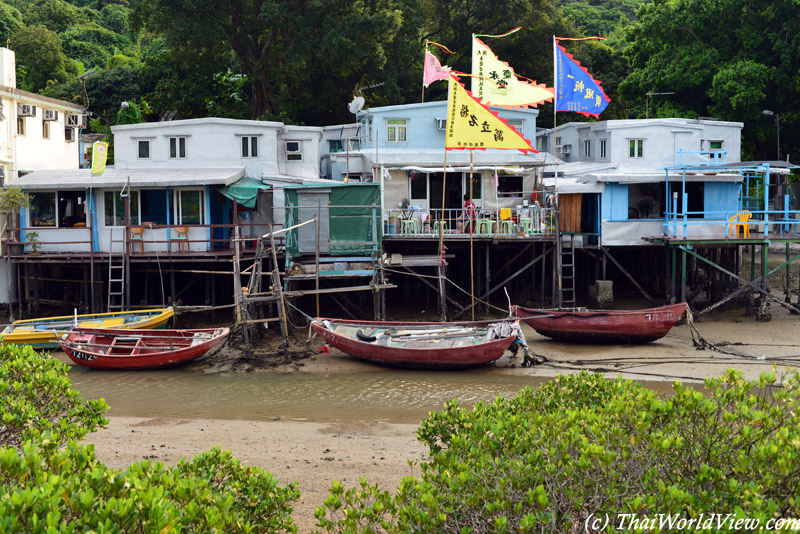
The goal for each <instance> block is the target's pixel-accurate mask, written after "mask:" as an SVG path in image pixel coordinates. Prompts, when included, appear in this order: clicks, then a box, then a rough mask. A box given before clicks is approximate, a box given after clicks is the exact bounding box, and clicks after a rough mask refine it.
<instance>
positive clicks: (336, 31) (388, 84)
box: [0, 0, 800, 159]
mask: <svg viewBox="0 0 800 534" xmlns="http://www.w3.org/2000/svg"><path fill="white" fill-rule="evenodd" d="M516 26H522V28H523V30H521V31H519V32H517V33H514V34H512V35H511V36H509V37H505V38H502V39H488V42H489V44H490V46H492V48H493V50H494V51H495V52H496V53H497V55H498V56H499V57H501V58H502V59H503V60H505V61H508V62H509V63H510V64H511V65H513V66H514V68H515V70H516V71H517V73H519V74H521V75H524V76H526V77H528V78H532V79H535V80H537V81H538V82H541V83H547V84H548V85H552V80H553V72H552V70H553V67H552V37H553V35H558V36H570V37H578V36H588V35H600V36H604V37H607V39H606V40H605V41H589V42H569V44H567V45H566V46H567V47H568V50H569V51H570V53H573V54H574V55H575V57H576V58H577V59H578V60H579V61H581V63H582V64H583V65H584V66H586V67H588V69H589V71H590V72H591V73H592V74H593V75H594V77H595V78H596V79H598V80H601V81H602V82H603V87H604V89H605V91H606V93H607V94H608V95H609V97H610V98H611V100H612V103H611V105H610V106H609V107H608V109H607V110H606V111H605V112H604V113H603V115H602V116H601V119H618V118H636V117H644V116H645V112H646V108H647V113H648V115H649V116H650V117H656V116H664V117H666V116H677V117H697V116H705V117H708V116H712V117H718V118H720V119H724V120H734V121H741V122H744V123H745V130H744V135H745V139H744V145H743V147H744V152H745V153H744V157H748V158H749V157H753V158H755V157H758V158H774V157H775V156H776V126H777V124H776V117H775V116H774V115H772V116H767V115H764V114H763V113H762V111H763V110H771V111H773V112H774V113H778V114H780V124H781V145H782V146H781V153H782V154H784V155H785V154H792V153H794V154H795V155H800V146H798V145H800V136H799V135H798V134H797V133H796V132H795V130H796V125H797V123H798V112H800V109H798V108H800V99H798V98H797V97H798V94H799V93H800V74H798V69H797V65H800V31H798V30H800V5H798V4H797V2H793V1H791V0H771V1H767V2H759V3H754V2H752V1H749V0H729V1H727V2H708V1H706V0H658V1H655V2H650V1H647V0H561V1H555V0H488V1H484V2H474V1H472V0H455V1H453V0H357V1H353V0H116V1H114V0H111V1H108V0H71V1H68V0H6V1H0V38H1V39H2V40H3V41H4V42H7V43H8V46H9V47H10V48H11V49H13V50H15V51H16V54H17V64H18V86H19V87H20V88H22V89H25V90H28V91H33V92H39V93H42V94H46V95H49V96H54V97H57V98H63V99H65V100H70V101H74V102H77V103H80V104H83V105H87V106H88V109H89V110H90V111H91V112H93V113H94V114H96V115H97V117H98V120H96V121H94V125H95V127H97V128H103V127H107V126H108V125H112V124H115V123H116V122H117V121H118V120H123V121H126V122H129V121H137V120H159V119H160V118H162V117H164V116H165V114H166V115H167V116H169V117H177V118H191V117H204V116H222V117H233V118H256V119H274V120H281V121H283V122H286V123H293V124H308V125H323V124H334V123H339V122H348V121H351V120H352V118H353V117H352V115H351V114H350V113H349V112H348V111H347V109H346V103H347V102H349V101H350V100H351V99H352V96H353V92H354V91H355V90H356V89H357V88H360V87H368V86H374V87H371V88H369V89H367V90H365V91H364V96H365V98H366V100H367V104H368V105H371V106H376V105H386V104H400V103H408V102H416V101H419V99H420V98H421V90H422V86H421V82H422V58H423V50H424V46H425V41H426V40H430V41H435V42H438V43H441V44H443V45H445V46H447V47H448V48H449V49H450V50H452V51H454V52H456V54H454V55H452V56H447V57H442V60H443V63H446V64H448V65H450V66H451V67H453V68H455V69H456V70H461V71H466V72H468V71H469V70H470V52H471V46H470V38H471V35H472V34H473V33H479V34H501V33H505V32H507V31H508V30H510V29H511V28H513V27H516ZM437 50H438V49H437ZM445 89H446V85H445V84H444V83H441V82H440V83H437V84H433V85H432V86H431V87H430V88H429V89H428V90H426V93H425V99H426V100H435V99H442V98H445ZM647 93H672V94H666V95H657V96H656V95H654V96H653V97H652V98H650V99H649V105H648V102H647V100H648V99H647V97H646V95H647ZM122 101H127V102H129V103H131V104H132V105H131V107H130V108H128V111H127V113H126V116H124V117H123V116H120V117H119V118H118V112H119V110H120V103H121V102H122ZM540 110H541V115H540V117H539V124H540V125H542V126H548V125H552V121H553V114H552V104H546V105H543V106H540ZM571 120H585V119H584V118H583V117H582V116H581V115H577V114H571V113H564V114H563V115H561V114H560V115H559V122H566V121H571ZM796 159H797V158H796Z"/></svg>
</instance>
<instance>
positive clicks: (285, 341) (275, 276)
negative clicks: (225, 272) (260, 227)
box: [269, 224, 289, 361]
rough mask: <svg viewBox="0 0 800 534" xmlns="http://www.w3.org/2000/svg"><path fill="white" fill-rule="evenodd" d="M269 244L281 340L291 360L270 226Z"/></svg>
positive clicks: (284, 306)
mask: <svg viewBox="0 0 800 534" xmlns="http://www.w3.org/2000/svg"><path fill="white" fill-rule="evenodd" d="M269 244H270V248H271V249H272V265H273V267H274V268H273V270H272V287H273V290H274V291H276V292H277V293H278V297H279V299H278V313H279V314H280V315H279V317H280V319H281V321H280V324H281V338H282V339H283V357H284V359H286V360H287V361H288V360H289V329H288V326H287V325H286V305H285V303H284V300H283V286H282V285H281V275H280V272H279V271H278V253H277V252H276V250H277V249H276V246H275V235H274V233H273V229H272V225H271V224H270V225H269Z"/></svg>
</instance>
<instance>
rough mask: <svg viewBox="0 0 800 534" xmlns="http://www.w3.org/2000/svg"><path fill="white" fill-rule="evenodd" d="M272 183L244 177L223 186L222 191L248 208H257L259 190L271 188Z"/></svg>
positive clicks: (225, 195)
mask: <svg viewBox="0 0 800 534" xmlns="http://www.w3.org/2000/svg"><path fill="white" fill-rule="evenodd" d="M270 187H272V186H271V185H268V184H265V183H263V182H262V181H261V180H259V179H257V178H248V177H246V176H245V177H244V178H241V179H240V180H238V181H237V182H236V183H233V184H231V185H229V186H226V187H223V188H222V189H221V190H220V193H222V195H223V196H224V197H227V198H229V199H231V200H235V201H236V202H238V203H239V204H241V205H242V206H244V207H245V208H248V209H251V210H252V209H255V207H256V199H257V198H258V192H259V191H261V190H264V189H269V188H270Z"/></svg>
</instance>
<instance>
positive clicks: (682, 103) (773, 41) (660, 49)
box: [620, 0, 800, 158]
mask: <svg viewBox="0 0 800 534" xmlns="http://www.w3.org/2000/svg"><path fill="white" fill-rule="evenodd" d="M628 40H629V42H630V46H629V47H628V49H627V51H626V53H627V56H628V58H629V60H630V64H631V68H632V72H631V73H630V75H629V76H628V77H627V78H626V79H625V81H624V82H623V83H622V85H621V88H620V90H621V92H622V96H623V97H624V98H626V99H628V100H629V101H631V102H639V103H643V101H644V98H645V94H646V93H647V92H674V93H675V94H674V95H672V96H670V97H668V98H664V99H661V100H660V101H659V102H657V103H655V106H656V107H657V106H658V105H660V102H664V103H666V102H670V103H671V106H672V107H673V109H685V110H687V114H688V111H689V110H690V111H691V112H693V113H694V114H696V115H703V116H715V117H719V118H720V119H724V120H733V121H743V122H745V130H744V141H743V151H744V152H745V156H747V153H748V152H751V154H750V157H759V158H763V157H767V156H768V157H774V156H772V154H774V146H775V141H774V139H775V138H774V135H775V128H774V121H770V120H767V119H765V118H764V117H762V115H761V111H762V110H763V109H770V110H773V111H776V112H778V113H781V125H782V128H781V133H782V135H781V144H782V148H781V152H782V153H785V154H786V153H790V152H791V153H798V149H800V146H798V145H800V135H799V134H797V133H796V128H794V127H793V126H795V125H796V124H797V120H798V118H800V100H798V98H797V93H798V88H799V87H800V83H799V82H800V78H798V71H797V65H798V64H800V5H798V4H797V3H796V2H790V1H784V0H778V1H775V2H763V3H755V4H753V3H752V2H749V1H747V0H729V1H726V2H706V1H703V0H662V1H658V2H654V3H651V4H647V5H645V6H644V7H643V8H642V10H641V11H640V13H639V21H638V23H636V24H634V25H633V26H632V27H631V28H630V31H629V35H628ZM651 104H654V103H653V102H652V101H651Z"/></svg>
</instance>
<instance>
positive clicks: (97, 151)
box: [92, 141, 108, 174]
mask: <svg viewBox="0 0 800 534" xmlns="http://www.w3.org/2000/svg"><path fill="white" fill-rule="evenodd" d="M107 158H108V143H104V142H102V141H95V142H94V144H92V174H103V173H104V172H105V170H106V159H107Z"/></svg>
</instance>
